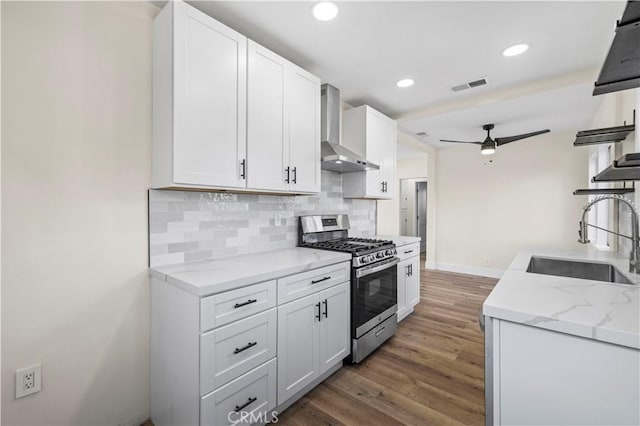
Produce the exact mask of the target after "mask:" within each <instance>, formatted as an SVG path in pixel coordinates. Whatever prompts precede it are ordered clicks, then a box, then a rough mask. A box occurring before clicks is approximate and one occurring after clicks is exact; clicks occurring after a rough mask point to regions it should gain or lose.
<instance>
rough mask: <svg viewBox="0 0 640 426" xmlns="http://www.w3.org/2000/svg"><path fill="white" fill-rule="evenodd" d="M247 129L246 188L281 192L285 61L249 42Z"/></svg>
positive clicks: (283, 164)
mask: <svg viewBox="0 0 640 426" xmlns="http://www.w3.org/2000/svg"><path fill="white" fill-rule="evenodd" d="M248 64H249V74H248V91H249V105H248V119H249V120H248V126H247V151H248V156H249V170H248V179H249V187H250V188H256V189H265V190H274V191H283V190H286V189H288V183H287V182H286V179H287V176H286V174H285V167H287V166H285V162H287V163H288V158H285V156H286V157H288V155H287V154H288V152H285V136H286V135H285V130H286V128H287V123H286V121H287V114H286V111H285V104H284V79H285V73H286V72H287V64H286V60H285V59H284V58H282V57H280V56H278V55H276V54H275V53H273V52H271V51H269V50H267V49H265V48H263V47H262V46H260V45H258V44H256V43H254V42H253V41H249V58H248Z"/></svg>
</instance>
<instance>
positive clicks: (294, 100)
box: [285, 65, 320, 192]
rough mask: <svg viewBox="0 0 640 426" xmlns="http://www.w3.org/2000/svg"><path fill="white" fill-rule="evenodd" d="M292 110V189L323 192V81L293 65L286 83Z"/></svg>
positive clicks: (290, 159) (290, 150)
mask: <svg viewBox="0 0 640 426" xmlns="http://www.w3.org/2000/svg"><path fill="white" fill-rule="evenodd" d="M285 101H286V103H287V105H288V106H287V110H288V111H289V131H288V135H287V138H286V139H287V142H288V143H287V145H288V147H289V164H288V166H290V167H291V170H290V173H291V178H290V189H291V190H293V191H302V192H320V127H319V123H320V80H319V79H318V78H317V77H315V76H314V75H312V74H310V73H308V72H307V71H305V70H303V69H301V68H298V67H296V66H294V65H290V71H289V72H288V73H287V78H286V81H285Z"/></svg>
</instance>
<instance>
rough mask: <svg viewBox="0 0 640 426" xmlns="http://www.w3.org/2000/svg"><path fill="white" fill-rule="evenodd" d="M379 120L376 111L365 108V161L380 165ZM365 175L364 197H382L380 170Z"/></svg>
mask: <svg viewBox="0 0 640 426" xmlns="http://www.w3.org/2000/svg"><path fill="white" fill-rule="evenodd" d="M380 122H381V118H380V116H379V115H378V113H377V112H376V111H373V110H371V108H367V114H366V124H365V126H366V135H367V141H366V146H367V160H368V161H371V162H373V163H375V164H378V165H380V161H381V159H380V130H381V129H380V127H381V123H380ZM365 173H366V195H367V196H369V197H382V196H383V194H384V193H383V192H382V179H381V173H380V170H370V171H368V172H365Z"/></svg>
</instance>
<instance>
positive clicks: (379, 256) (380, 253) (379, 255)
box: [376, 251, 384, 259]
mask: <svg viewBox="0 0 640 426" xmlns="http://www.w3.org/2000/svg"><path fill="white" fill-rule="evenodd" d="M376 257H377V258H378V259H380V258H382V257H384V253H383V252H381V251H379V252H378V253H376Z"/></svg>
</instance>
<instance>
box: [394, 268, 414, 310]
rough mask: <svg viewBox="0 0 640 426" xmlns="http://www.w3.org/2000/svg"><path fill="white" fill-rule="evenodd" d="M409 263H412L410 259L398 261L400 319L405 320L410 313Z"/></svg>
mask: <svg viewBox="0 0 640 426" xmlns="http://www.w3.org/2000/svg"><path fill="white" fill-rule="evenodd" d="M409 264H411V260H410V259H407V260H403V261H402V262H400V263H398V272H397V274H398V321H401V320H403V319H404V318H405V317H406V316H407V315H408V314H409V307H408V306H407V279H408V277H409Z"/></svg>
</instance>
